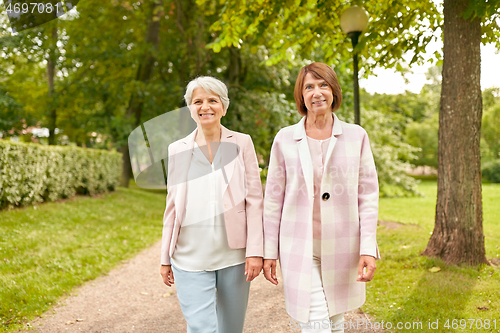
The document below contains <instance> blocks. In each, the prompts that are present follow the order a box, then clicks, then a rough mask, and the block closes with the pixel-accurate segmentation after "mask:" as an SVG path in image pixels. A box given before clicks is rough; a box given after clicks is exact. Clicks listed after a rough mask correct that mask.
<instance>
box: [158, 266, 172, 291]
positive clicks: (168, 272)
mask: <svg viewBox="0 0 500 333" xmlns="http://www.w3.org/2000/svg"><path fill="white" fill-rule="evenodd" d="M160 274H161V277H162V278H163V282H164V283H165V284H166V285H167V286H169V287H171V286H172V285H173V284H174V273H173V272H172V266H171V265H161V267H160Z"/></svg>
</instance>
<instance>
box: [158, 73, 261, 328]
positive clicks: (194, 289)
mask: <svg viewBox="0 0 500 333" xmlns="http://www.w3.org/2000/svg"><path fill="white" fill-rule="evenodd" d="M184 99H185V101H186V104H187V105H188V106H189V109H190V112H191V117H192V118H193V119H194V120H195V122H196V124H197V128H196V129H195V130H194V131H193V132H192V133H191V134H190V135H188V136H187V137H185V138H183V139H181V140H178V141H176V142H174V143H172V144H171V145H170V146H169V148H168V156H169V157H168V178H167V189H168V194H167V204H166V209H165V214H164V217H163V224H164V226H163V238H162V249H161V269H160V273H161V275H162V277H163V282H164V283H165V284H166V285H167V286H171V285H172V284H173V283H174V279H175V284H176V286H177V297H178V298H179V302H180V304H181V309H182V313H183V314H184V317H185V319H186V322H187V331H188V332H192V333H195V332H196V333H202V332H203V333H204V332H206V333H215V332H218V333H222V332H227V333H237V332H243V325H244V321H245V312H246V308H247V303H248V294H249V288H250V281H252V280H253V279H254V278H255V277H256V276H258V275H259V273H260V271H261V269H262V256H263V227H262V187H261V182H260V173H259V166H258V163H257V156H256V154H255V149H254V146H253V143H252V139H251V138H250V136H249V135H247V134H242V133H238V132H234V131H230V130H228V129H227V128H225V127H224V126H222V125H221V118H222V117H223V116H224V115H225V114H226V112H227V109H228V106H229V98H228V96H227V87H226V85H225V84H224V83H222V82H221V81H219V80H217V79H215V78H213V77H209V76H201V77H198V78H196V79H194V80H193V81H191V82H190V83H189V84H188V86H187V88H186V94H185V95H184ZM245 276H246V277H245Z"/></svg>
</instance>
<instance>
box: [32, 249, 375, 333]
mask: <svg viewBox="0 0 500 333" xmlns="http://www.w3.org/2000/svg"><path fill="white" fill-rule="evenodd" d="M160 243H161V242H158V243H156V244H154V245H153V246H151V247H150V248H148V249H146V250H144V251H143V252H141V253H140V254H139V255H137V256H136V257H134V258H133V259H131V260H129V261H127V262H124V263H123V264H122V265H120V266H119V267H118V268H115V269H114V270H112V271H111V272H110V273H109V274H108V275H106V276H102V277H99V278H97V279H95V280H93V281H89V282H88V283H86V284H85V285H83V286H82V287H80V288H77V289H75V290H74V291H73V292H72V293H71V295H70V296H69V297H67V298H65V299H63V300H61V301H60V303H59V304H58V305H56V306H55V307H54V308H53V309H52V310H50V311H48V312H46V313H45V314H44V315H43V316H42V317H41V318H38V319H36V320H34V321H33V322H31V323H30V325H31V326H32V327H33V329H32V332H33V331H34V332H40V333H59V332H88V333H105V332H113V333H128V332H140V333H145V332H164V333H182V332H186V328H185V325H186V323H185V321H184V317H183V316H182V312H181V309H180V306H179V302H178V301H177V297H176V296H175V288H169V287H167V286H166V285H164V284H163V282H162V279H161V277H160V273H159V264H158V263H159V254H160V246H161V244H160ZM279 278H280V281H281V276H279ZM345 318H346V321H348V322H349V320H351V321H352V322H354V323H355V322H356V320H358V319H360V320H367V319H368V317H367V316H366V315H365V314H364V313H362V312H361V311H359V310H358V311H354V312H351V313H348V314H346V317H345ZM292 327H293V326H291V325H290V317H289V316H288V315H287V313H286V311H285V301H284V297H283V289H282V286H281V285H280V286H278V287H275V286H274V285H272V284H271V283H269V282H267V281H266V280H265V279H264V277H263V275H262V274H261V275H259V276H258V277H257V278H256V279H255V280H254V282H252V285H251V288H250V300H249V304H248V311H247V318H246V322H245V330H244V332H245V333H257V332H259V333H262V332H269V333H284V332H297V333H299V332H300V331H299V330H298V329H292ZM346 332H349V333H357V332H378V331H376V330H369V329H364V330H362V329H360V330H356V329H347V330H346Z"/></svg>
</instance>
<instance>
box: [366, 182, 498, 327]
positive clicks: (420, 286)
mask: <svg viewBox="0 0 500 333" xmlns="http://www.w3.org/2000/svg"><path fill="white" fill-rule="evenodd" d="M419 191H420V192H423V193H424V196H423V197H414V198H382V199H381V200H380V216H379V218H380V220H383V221H396V222H400V223H403V224H404V225H400V226H395V225H391V226H387V225H384V224H381V225H380V226H379V228H378V236H377V240H378V243H379V247H380V251H381V254H382V260H380V261H378V262H377V266H378V268H377V271H376V276H375V279H374V280H373V281H372V282H370V283H368V284H367V302H366V304H365V305H364V306H363V309H364V311H366V312H368V313H370V314H372V315H374V316H375V318H376V322H379V323H380V322H381V321H382V320H383V321H384V322H391V324H392V325H393V328H395V327H396V324H397V323H398V322H401V323H403V325H404V324H405V323H411V324H412V325H411V326H412V327H416V326H415V325H413V323H420V322H421V323H422V326H421V329H420V328H419V329H399V330H398V329H393V331H396V332H403V331H404V332H498V331H500V305H499V302H500V269H499V268H497V267H492V266H481V267H472V268H471V267H459V266H453V265H446V264H444V263H443V262H442V261H440V260H438V259H432V258H426V257H423V256H421V255H420V253H421V252H422V251H423V250H424V249H425V247H426V245H427V242H428V240H429V237H430V232H432V230H433V227H434V212H435V205H436V193H437V187H436V182H435V181H434V182H433V181H425V182H422V183H421V185H420V188H419ZM499 202H500V186H499V185H498V184H483V212H484V215H483V216H484V223H483V225H484V233H485V244H486V254H487V257H488V258H489V259H492V258H495V257H500V251H499V244H500V223H498V221H499V218H500V205H499V204H498V203H499ZM432 267H440V268H441V271H439V272H437V273H431V272H430V271H429V268H432ZM448 319H449V320H450V321H449V325H450V328H447V327H445V324H446V321H447V320H448ZM453 319H457V321H456V322H455V323H458V326H456V328H455V329H454V328H453V326H452V323H453V322H452V320H453ZM464 319H465V320H467V329H465V330H464V329H461V326H460V323H462V324H463V323H464V322H465V321H464ZM469 319H470V320H469ZM472 319H476V322H474V325H476V324H477V325H478V327H480V324H481V323H482V324H483V327H484V324H485V323H486V322H485V320H490V329H484V328H483V329H481V330H480V329H478V328H476V326H473V327H472V328H470V327H469V326H468V325H470V324H471V323H472V321H471V320H472ZM437 320H438V321H439V322H438V325H439V329H432V328H430V327H429V324H430V323H436V321H437ZM460 320H462V322H460ZM479 320H480V321H479ZM494 320H496V329H495V326H494V325H495V322H493V321H494ZM406 325H407V327H410V324H406ZM385 327H387V326H385ZM403 327H404V326H403Z"/></svg>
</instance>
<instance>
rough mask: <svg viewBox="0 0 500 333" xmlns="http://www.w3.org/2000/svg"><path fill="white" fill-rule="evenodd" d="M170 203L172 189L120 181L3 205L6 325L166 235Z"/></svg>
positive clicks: (1, 294)
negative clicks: (101, 190) (106, 189)
mask: <svg viewBox="0 0 500 333" xmlns="http://www.w3.org/2000/svg"><path fill="white" fill-rule="evenodd" d="M164 202H165V195H164V194H163V195H162V194H156V193H151V192H146V191H142V190H139V189H124V188H120V189H119V190H118V191H117V192H114V193H111V194H106V195H102V196H100V197H96V198H89V197H76V198H73V199H71V200H67V201H65V202H54V203H46V204H41V205H38V206H35V207H27V208H23V209H15V210H11V211H2V212H0V219H1V222H0V324H1V325H0V331H12V330H14V329H16V328H19V327H20V326H21V325H23V323H25V322H27V321H28V320H31V319H32V318H33V317H34V316H37V315H40V314H42V313H43V312H44V311H46V310H48V309H49V308H50V307H51V305H52V304H54V302H55V301H57V299H58V298H59V297H61V296H62V295H64V294H66V293H69V292H70V291H71V289H72V288H73V287H75V286H77V285H80V284H82V283H83V282H85V281H88V280H91V279H94V278H95V277H97V276H99V275H102V274H104V273H106V272H108V271H109V270H110V269H111V268H112V267H114V266H115V265H116V264H117V263H119V262H120V261H122V260H125V259H128V258H131V257H132V256H133V255H135V254H137V253H138V252H139V251H140V250H142V249H144V248H145V247H146V246H147V245H150V244H152V243H154V242H155V241H156V240H158V239H159V238H160V237H161V223H162V222H161V217H162V213H163V209H164V207H165V206H164V205H165V203H164Z"/></svg>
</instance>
